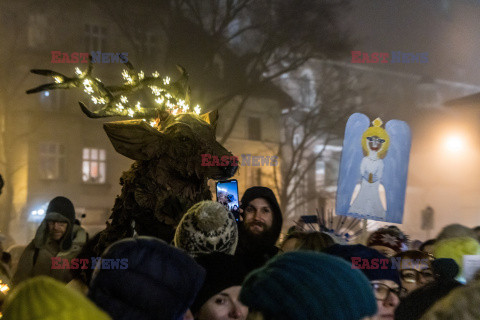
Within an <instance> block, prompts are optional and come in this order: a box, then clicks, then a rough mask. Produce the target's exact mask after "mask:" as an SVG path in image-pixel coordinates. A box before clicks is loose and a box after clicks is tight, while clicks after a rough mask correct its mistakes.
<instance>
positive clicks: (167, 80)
mask: <svg viewBox="0 0 480 320" xmlns="http://www.w3.org/2000/svg"><path fill="white" fill-rule="evenodd" d="M163 84H165V85H167V84H170V77H165V78H164V79H163Z"/></svg>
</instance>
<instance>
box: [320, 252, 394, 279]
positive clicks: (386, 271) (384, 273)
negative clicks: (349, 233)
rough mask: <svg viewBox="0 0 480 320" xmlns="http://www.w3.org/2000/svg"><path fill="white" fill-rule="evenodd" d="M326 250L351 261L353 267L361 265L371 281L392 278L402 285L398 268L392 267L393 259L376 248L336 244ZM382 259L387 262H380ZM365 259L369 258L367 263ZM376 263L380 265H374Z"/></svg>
mask: <svg viewBox="0 0 480 320" xmlns="http://www.w3.org/2000/svg"><path fill="white" fill-rule="evenodd" d="M324 252H325V253H328V254H332V255H334V256H337V257H340V258H343V259H345V260H347V261H348V262H349V263H351V265H352V268H357V267H356V266H361V269H360V270H361V271H362V272H363V274H365V275H366V276H367V278H368V280H370V281H373V280H392V281H393V282H395V283H397V284H398V285H401V283H400V277H399V275H398V270H397V269H393V268H392V261H391V260H390V259H389V258H387V257H386V256H384V255H383V254H381V253H380V252H378V251H377V250H375V249H372V248H369V247H365V246H364V245H361V244H356V245H341V244H336V245H333V246H331V247H329V248H327V249H325V250H324ZM373 259H376V260H373ZM382 259H383V261H385V263H382V262H380V261H382ZM355 260H357V261H358V263H355ZM365 260H368V261H367V263H365ZM375 265H376V266H378V267H374V266H375ZM363 266H365V268H363ZM382 268H383V269H382Z"/></svg>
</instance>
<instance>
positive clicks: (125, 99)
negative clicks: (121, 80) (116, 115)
mask: <svg viewBox="0 0 480 320" xmlns="http://www.w3.org/2000/svg"><path fill="white" fill-rule="evenodd" d="M120 101H122V102H123V103H127V102H128V99H127V97H125V96H120Z"/></svg>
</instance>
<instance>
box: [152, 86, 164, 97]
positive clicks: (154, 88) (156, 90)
mask: <svg viewBox="0 0 480 320" xmlns="http://www.w3.org/2000/svg"><path fill="white" fill-rule="evenodd" d="M150 89H152V93H153V95H155V96H159V95H160V94H161V92H162V89H160V88H159V87H155V86H150Z"/></svg>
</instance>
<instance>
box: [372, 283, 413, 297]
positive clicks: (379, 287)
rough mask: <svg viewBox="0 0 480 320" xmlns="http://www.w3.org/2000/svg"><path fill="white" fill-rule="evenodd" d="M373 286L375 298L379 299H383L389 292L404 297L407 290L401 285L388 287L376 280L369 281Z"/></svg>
mask: <svg viewBox="0 0 480 320" xmlns="http://www.w3.org/2000/svg"><path fill="white" fill-rule="evenodd" d="M370 284H371V285H372V288H373V294H374V295H375V299H377V300H379V301H385V300H387V299H388V297H389V296H390V292H393V293H395V294H396V295H397V297H399V298H400V297H405V296H406V294H407V290H406V289H405V288H402V287H398V288H395V289H394V288H390V287H389V286H387V285H386V284H383V283H378V282H371V283H370Z"/></svg>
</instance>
